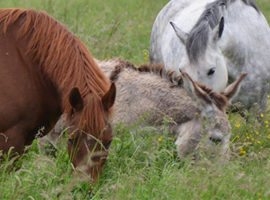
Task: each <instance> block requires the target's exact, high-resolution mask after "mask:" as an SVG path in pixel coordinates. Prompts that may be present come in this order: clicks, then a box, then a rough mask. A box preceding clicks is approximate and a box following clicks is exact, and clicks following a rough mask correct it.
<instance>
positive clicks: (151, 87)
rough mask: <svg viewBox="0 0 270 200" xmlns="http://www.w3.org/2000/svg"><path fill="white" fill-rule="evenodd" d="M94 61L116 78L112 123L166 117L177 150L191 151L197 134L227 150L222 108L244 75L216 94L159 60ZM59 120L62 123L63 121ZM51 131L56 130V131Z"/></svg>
mask: <svg viewBox="0 0 270 200" xmlns="http://www.w3.org/2000/svg"><path fill="white" fill-rule="evenodd" d="M97 63H98V65H99V66H100V67H101V69H102V70H103V71H104V73H105V74H106V75H107V76H108V77H110V79H111V81H114V82H115V83H116V87H117V94H116V102H115V110H114V116H113V118H112V124H113V125H116V124H119V123H126V124H132V123H134V122H136V121H139V120H141V116H142V115H145V114H146V115H147V116H146V117H145V118H144V120H143V122H142V124H141V125H143V126H144V125H146V126H160V125H163V121H164V117H166V118H167V119H169V120H168V121H169V123H168V124H167V125H168V126H169V130H170V132H171V133H173V134H175V135H176V136H177V138H178V139H177V141H176V144H177V146H178V147H177V148H178V153H179V156H183V155H187V154H188V153H189V152H191V151H193V150H194V149H195V147H196V146H197V144H198V143H199V142H200V141H201V139H202V136H206V137H207V138H208V139H207V144H206V145H207V146H213V145H214V146H216V144H220V145H222V150H223V152H227V149H228V143H229V139H230V135H231V130H230V124H229V121H228V118H227V116H226V113H225V108H226V105H227V103H228V99H229V98H230V97H232V96H234V95H235V93H236V91H237V88H238V87H239V83H240V82H241V80H242V79H243V77H244V76H245V75H243V76H242V77H241V78H240V79H239V80H238V82H236V83H234V85H230V86H229V87H228V88H227V90H226V91H225V92H224V94H218V93H215V92H213V91H212V90H211V89H209V88H206V87H205V86H202V85H199V84H197V83H195V82H193V81H192V79H191V78H190V77H189V76H188V75H187V74H184V75H183V80H184V83H185V84H184V85H186V86H187V88H186V89H184V88H183V87H182V83H181V79H179V76H178V73H176V72H173V71H167V72H166V71H165V69H164V68H163V67H161V66H154V67H147V66H146V67H145V66H141V67H140V68H136V66H134V65H133V64H131V63H129V62H126V61H123V60H119V59H111V60H106V61H97ZM151 72H153V73H151ZM160 76H162V77H163V78H162V77H160ZM189 94H190V95H191V96H192V97H193V98H191V97H190V95H189ZM226 95H227V96H226ZM194 100H195V101H194ZM204 120H206V126H205V124H204ZM60 123H61V122H60ZM62 126H63V127H66V126H65V124H64V123H63V124H62ZM54 134H58V135H59V133H57V131H55V132H54ZM51 138H52V137H51ZM41 143H42V142H41Z"/></svg>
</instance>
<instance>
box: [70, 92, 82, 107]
mask: <svg viewBox="0 0 270 200" xmlns="http://www.w3.org/2000/svg"><path fill="white" fill-rule="evenodd" d="M69 103H70V105H71V106H72V108H74V109H75V110H76V111H80V110H82V109H83V99H82V96H81V93H80V91H79V89H78V88H77V87H75V88H73V89H72V90H71V92H70V93H69Z"/></svg>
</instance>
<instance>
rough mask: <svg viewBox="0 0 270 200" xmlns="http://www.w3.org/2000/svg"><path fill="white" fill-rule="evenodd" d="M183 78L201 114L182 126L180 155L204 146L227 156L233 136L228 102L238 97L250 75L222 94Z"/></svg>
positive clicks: (188, 78) (179, 141)
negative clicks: (228, 115)
mask: <svg viewBox="0 0 270 200" xmlns="http://www.w3.org/2000/svg"><path fill="white" fill-rule="evenodd" d="M182 75H183V81H184V87H185V89H186V91H187V92H188V93H189V95H190V96H191V98H192V99H193V100H195V101H196V102H197V103H198V106H199V108H200V111H201V112H200V113H198V115H197V116H196V117H195V118H194V119H193V120H191V121H189V122H187V123H185V124H183V125H182V126H180V128H179V130H178V131H179V136H178V138H177V141H176V145H177V146H178V154H179V156H180V157H183V156H186V155H187V154H189V153H190V152H192V151H193V150H194V149H197V148H200V147H205V148H206V149H207V150H209V149H212V150H214V152H216V150H221V152H222V153H224V154H226V153H227V152H228V148H229V140H230V136H231V127H230V123H229V120H228V117H227V115H226V107H227V105H228V102H229V101H230V100H231V99H232V98H233V97H234V96H236V94H237V92H238V91H239V89H240V83H241V81H242V80H243V79H244V77H245V76H246V75H247V74H246V73H244V74H242V75H241V76H240V77H239V79H238V80H236V81H235V82H234V83H232V84H231V85H229V86H228V87H227V88H226V89H225V90H224V91H223V92H222V93H217V92H214V91H213V90H212V89H210V88H207V87H206V86H204V85H201V84H199V83H197V82H194V81H193V80H192V79H191V77H190V76H189V75H188V74H186V73H182ZM199 144H201V145H199ZM216 147H218V148H216ZM210 152H211V151H210ZM214 152H213V153H214Z"/></svg>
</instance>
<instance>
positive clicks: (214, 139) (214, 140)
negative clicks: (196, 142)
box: [209, 137, 222, 144]
mask: <svg viewBox="0 0 270 200" xmlns="http://www.w3.org/2000/svg"><path fill="white" fill-rule="evenodd" d="M209 140H211V142H213V143H215V144H219V143H221V142H222V139H221V138H217V137H210V138H209Z"/></svg>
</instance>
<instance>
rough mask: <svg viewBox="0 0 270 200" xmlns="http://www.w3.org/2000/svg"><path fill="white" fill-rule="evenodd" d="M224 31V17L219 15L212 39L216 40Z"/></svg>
mask: <svg viewBox="0 0 270 200" xmlns="http://www.w3.org/2000/svg"><path fill="white" fill-rule="evenodd" d="M223 31H224V17H221V19H220V21H219V25H218V26H216V27H215V28H214V30H213V33H214V34H213V40H214V41H217V40H219V39H220V38H221V37H222V34H223Z"/></svg>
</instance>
